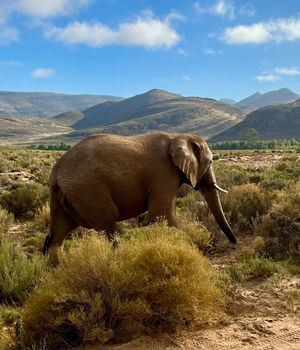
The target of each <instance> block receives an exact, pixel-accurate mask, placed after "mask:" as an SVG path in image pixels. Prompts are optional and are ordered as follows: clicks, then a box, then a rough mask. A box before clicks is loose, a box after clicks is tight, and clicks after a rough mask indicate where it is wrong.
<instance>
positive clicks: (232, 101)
mask: <svg viewBox="0 0 300 350" xmlns="http://www.w3.org/2000/svg"><path fill="white" fill-rule="evenodd" d="M219 101H221V102H224V103H227V104H228V105H232V106H233V105H235V104H236V103H237V102H236V101H235V100H233V99H231V98H226V97H225V98H220V100H219Z"/></svg>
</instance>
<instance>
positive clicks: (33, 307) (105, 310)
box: [23, 224, 224, 349]
mask: <svg viewBox="0 0 300 350" xmlns="http://www.w3.org/2000/svg"><path fill="white" fill-rule="evenodd" d="M216 280H217V277H216V275H215V273H214V272H213V270H212V269H211V267H210V265H209V263H208V260H207V259H206V258H204V257H203V256H202V255H201V254H199V252H198V251H197V250H196V248H194V247H193V246H192V245H190V244H189V243H187V241H186V238H184V234H183V233H182V232H181V231H180V230H177V229H175V228H169V227H166V226H165V225H161V224H160V225H159V224H156V225H153V226H149V227H146V228H137V229H132V230H130V236H129V235H128V236H126V237H125V238H122V239H120V241H119V244H118V246H117V248H116V249H112V246H111V244H110V243H109V242H108V241H107V240H106V239H105V238H104V237H100V236H95V235H91V236H85V237H84V238H82V239H77V240H75V242H74V243H73V244H72V246H71V248H70V250H69V251H68V252H64V253H63V254H62V257H61V262H60V265H59V266H58V267H57V268H56V269H53V270H51V271H50V272H48V273H47V275H46V277H45V279H44V280H43V282H42V284H41V285H40V286H39V287H38V289H37V290H36V291H35V292H34V293H33V295H32V296H31V297H30V298H29V301H28V303H27V305H26V307H25V311H24V315H23V326H24V335H25V342H26V343H27V344H29V345H34V344H39V343H41V342H43V341H45V342H46V343H47V346H48V347H49V348H53V349H54V348H60V347H66V346H74V345H77V344H80V343H93V342H102V343H105V342H107V341H109V340H117V339H118V338H119V337H120V336H121V335H122V334H126V335H127V336H129V337H130V336H132V334H133V333H135V334H136V332H142V331H143V329H144V328H145V327H150V328H160V329H167V330H168V329H169V330H170V329H176V328H177V327H178V326H183V325H197V324H201V323H203V322H206V321H208V320H209V319H210V318H211V317H212V315H214V314H215V313H216V312H220V311H221V310H222V305H223V304H224V296H223V294H222V293H221V291H220V290H219V288H218V287H217V281H216Z"/></svg>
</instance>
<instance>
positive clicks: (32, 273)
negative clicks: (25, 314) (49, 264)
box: [0, 238, 45, 303]
mask: <svg viewBox="0 0 300 350" xmlns="http://www.w3.org/2000/svg"><path fill="white" fill-rule="evenodd" d="M44 267H45V262H44V259H43V257H42V256H39V255H34V256H33V257H32V258H28V257H27V256H26V254H25V253H24V252H23V250H22V248H21V247H19V246H17V245H14V244H13V243H12V242H9V241H8V240H7V239H5V238H1V239H0V300H1V301H5V302H17V303H22V302H24V300H25V298H26V296H27V295H28V293H29V292H30V291H31V290H32V289H33V287H34V286H35V285H36V283H37V282H38V281H39V279H40V276H41V274H42V272H43V270H44Z"/></svg>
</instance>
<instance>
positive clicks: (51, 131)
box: [0, 117, 72, 143]
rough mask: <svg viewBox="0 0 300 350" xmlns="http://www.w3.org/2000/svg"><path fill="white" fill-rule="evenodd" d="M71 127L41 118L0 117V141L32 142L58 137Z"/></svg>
mask: <svg viewBox="0 0 300 350" xmlns="http://www.w3.org/2000/svg"><path fill="white" fill-rule="evenodd" d="M71 130H72V129H70V128H68V127H66V126H62V125H57V124H56V123H54V122H52V121H50V120H48V119H46V118H45V119H41V118H11V117H0V142H1V143H6V142H9V143H23V142H24V143H33V142H42V141H41V140H43V139H46V138H49V137H52V138H54V139H55V138H56V137H58V136H59V137H60V136H61V135H63V134H66V133H68V132H70V131H71Z"/></svg>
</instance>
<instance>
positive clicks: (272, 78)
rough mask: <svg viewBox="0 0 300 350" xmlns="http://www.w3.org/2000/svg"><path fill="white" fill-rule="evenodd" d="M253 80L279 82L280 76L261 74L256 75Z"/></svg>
mask: <svg viewBox="0 0 300 350" xmlns="http://www.w3.org/2000/svg"><path fill="white" fill-rule="evenodd" d="M255 79H256V80H258V81H259V82H273V81H277V80H280V79H281V78H280V76H278V75H275V74H262V75H257V76H256V77H255Z"/></svg>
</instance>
